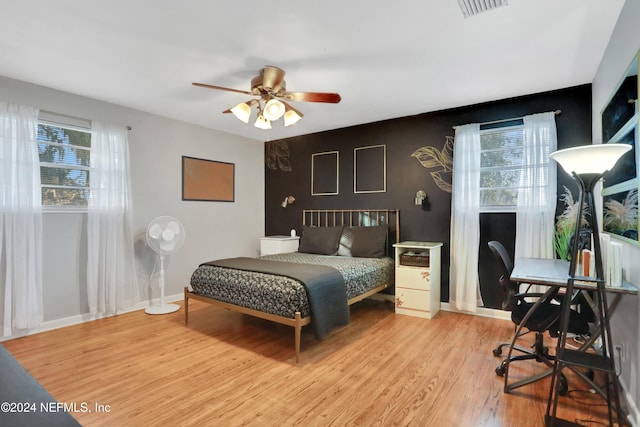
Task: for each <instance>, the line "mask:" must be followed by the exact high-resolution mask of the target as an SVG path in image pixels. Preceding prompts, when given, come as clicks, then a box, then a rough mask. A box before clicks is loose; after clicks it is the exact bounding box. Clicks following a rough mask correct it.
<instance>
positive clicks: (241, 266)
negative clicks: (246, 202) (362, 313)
mask: <svg viewBox="0 0 640 427" xmlns="http://www.w3.org/2000/svg"><path fill="white" fill-rule="evenodd" d="M204 264H206V265H213V266H216V267H224V268H233V269H235V270H247V271H254V272H258V273H266V274H273V275H277V276H285V277H289V278H291V279H294V280H297V281H298V282H300V283H301V284H302V285H303V286H304V287H305V289H306V291H307V296H308V298H309V307H310V308H311V326H312V327H313V331H314V333H315V335H316V338H318V339H322V338H324V336H325V335H326V334H327V332H329V331H330V330H331V329H333V328H335V327H337V326H342V325H346V324H348V323H349V303H348V301H347V292H346V288H345V281H344V277H342V274H340V272H339V271H338V270H336V269H335V268H332V267H328V266H324V265H312V264H299V263H293V262H282V261H269V260H265V259H259V258H245V257H240V258H227V259H221V260H215V261H209V262H206V263H204Z"/></svg>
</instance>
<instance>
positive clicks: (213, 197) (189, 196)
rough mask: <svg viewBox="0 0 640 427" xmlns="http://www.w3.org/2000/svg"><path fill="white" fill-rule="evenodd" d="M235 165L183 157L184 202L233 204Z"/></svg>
mask: <svg viewBox="0 0 640 427" xmlns="http://www.w3.org/2000/svg"><path fill="white" fill-rule="evenodd" d="M234 194H235V164H233V163H226V162H218V161H215V160H206V159H198V158H195V157H187V156H182V200H191V201H206V202H233V201H234Z"/></svg>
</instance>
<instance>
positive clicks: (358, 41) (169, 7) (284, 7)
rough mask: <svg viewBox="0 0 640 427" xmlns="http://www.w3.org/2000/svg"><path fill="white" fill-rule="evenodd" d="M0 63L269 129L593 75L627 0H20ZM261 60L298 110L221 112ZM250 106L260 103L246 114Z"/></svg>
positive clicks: (85, 89) (437, 105)
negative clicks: (268, 118)
mask: <svg viewBox="0 0 640 427" xmlns="http://www.w3.org/2000/svg"><path fill="white" fill-rule="evenodd" d="M4 3H5V4H3V6H2V11H1V13H0V75H3V76H6V77H10V78H14V79H19V80H23V81H27V82H32V83H36V84H39V85H43V86H48V87H51V88H55V89H60V90H63V91H67V92H71V93H75V94H78V95H84V96H88V97H91V98H95V99H99V100H103V101H108V102H113V103H116V104H120V105H124V106H127V107H131V108H135V109H139V110H143V111H147V112H151V113H155V114H160V115H162V116H167V117H172V118H175V119H179V120H183V121H185V122H190V123H195V124H199V125H202V126H206V127H210V128H213V129H218V130H221V131H225V132H229V133H232V134H237V135H242V136H245V137H248V138H251V139H255V140H259V141H264V140H267V139H271V140H273V139H279V138H285V137H290V136H296V135H302V134H308V133H313V132H319V131H323V130H328V129H336V128H341V127H346V126H351V125H356V124H362V123H370V122H374V121H379V120H384V119H390V118H395V117H402V116H409V115H413V114H419V113H424V112H430V111H436V110H440V109H445V108H452V107H458V106H464V105H471V104H475V103H478V102H484V101H491V100H498V99H504V98H508V97H513V96H519V95H525V94H531V93H537V92H542V91H547V90H553V89H559V88H564V87H569V86H574V85H579V84H584V83H591V82H592V80H593V77H594V75H595V73H596V69H597V67H598V65H599V63H600V59H601V58H602V55H603V52H604V50H605V48H606V45H607V43H608V41H609V36H610V35H611V32H612V30H613V27H614V26H615V23H616V20H617V18H618V15H619V13H620V10H621V8H622V6H623V4H624V0H606V1H603V0H562V1H559V0H509V5H508V6H504V7H500V8H497V9H493V10H491V11H488V12H484V13H481V14H479V15H475V16H473V17H470V18H468V19H465V18H464V17H463V15H462V12H461V10H460V8H459V6H458V2H457V1H456V0H440V1H435V0H394V1H393V2H392V1H389V0H367V1H365V0H352V1H348V0H323V1H322V2H319V1H298V2H294V1H290V0H287V1H285V0H271V1H263V2H257V1H246V0H245V1H233V0H226V1H220V0H187V1H178V0H174V1H171V0H160V1H159V0H108V1H104V0H85V1H77V0H57V1H51V0H19V1H17V0H15V1H11V2H4ZM264 65H275V66H278V67H281V68H283V69H284V70H285V71H286V72H287V76H286V82H287V89H288V90H291V91H313V92H338V93H340V95H342V102H341V103H339V104H320V103H295V105H294V106H295V107H296V108H297V109H298V110H300V111H301V112H302V113H304V115H305V117H304V119H303V120H302V121H300V122H298V123H297V124H295V125H294V126H291V127H287V128H285V127H283V125H282V120H279V121H278V122H276V123H274V126H273V129H272V130H270V131H264V130H259V129H256V128H254V127H253V125H252V124H251V123H252V122H250V123H249V124H245V123H242V122H240V121H239V120H237V119H236V118H235V117H233V116H232V115H230V114H224V115H223V114H221V112H222V111H223V110H225V109H227V108H229V107H232V106H233V105H235V104H237V103H238V102H241V101H245V100H247V99H249V98H250V97H247V96H246V95H242V94H238V93H232V92H223V91H216V90H210V89H204V88H199V87H195V86H192V85H191V83H192V82H203V83H208V84H213V85H218V86H225V87H231V88H235V89H240V90H250V80H251V78H252V77H253V76H255V75H257V74H258V71H259V70H260V68H262V67H263V66H264ZM254 116H255V113H254Z"/></svg>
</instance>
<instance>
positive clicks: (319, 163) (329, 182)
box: [311, 151, 340, 196]
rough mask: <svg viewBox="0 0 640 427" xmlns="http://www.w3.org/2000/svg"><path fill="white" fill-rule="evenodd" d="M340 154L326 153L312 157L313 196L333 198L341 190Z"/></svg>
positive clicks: (336, 152)
mask: <svg viewBox="0 0 640 427" xmlns="http://www.w3.org/2000/svg"><path fill="white" fill-rule="evenodd" d="M339 165H340V153H339V152H338V151H326V152H324V153H314V154H312V155H311V195H312V196H333V195H336V194H338V188H339V180H340V173H339Z"/></svg>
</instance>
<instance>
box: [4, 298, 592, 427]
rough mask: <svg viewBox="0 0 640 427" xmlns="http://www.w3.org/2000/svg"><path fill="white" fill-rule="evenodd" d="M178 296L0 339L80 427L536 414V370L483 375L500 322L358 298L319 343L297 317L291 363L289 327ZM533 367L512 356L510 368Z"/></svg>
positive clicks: (483, 422)
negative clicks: (160, 309) (510, 381)
mask: <svg viewBox="0 0 640 427" xmlns="http://www.w3.org/2000/svg"><path fill="white" fill-rule="evenodd" d="M191 304H192V307H191V308H190V310H189V326H188V327H186V326H185V325H184V311H183V310H180V311H178V312H176V313H172V314H167V315H162V316H150V315H147V314H145V313H144V312H143V311H139V312H133V313H128V314H124V315H120V316H116V317H111V318H107V319H101V320H97V321H93V322H89V323H84V324H80V325H75V326H70V327H66V328H62V329H58V330H55V331H50V332H45V333H41V334H37V335H31V336H27V337H23V338H18V339H15V340H10V341H6V342H4V343H3V345H4V346H5V347H6V348H7V350H8V351H9V352H11V353H12V354H13V355H14V357H15V358H16V359H18V360H19V361H20V362H21V363H22V365H23V366H24V367H25V368H26V369H27V370H28V371H29V372H30V373H31V374H32V375H33V376H34V377H35V378H36V379H37V380H38V381H39V382H40V383H41V384H42V385H43V386H44V387H45V388H46V389H47V390H48V391H49V392H50V393H51V394H52V395H53V396H54V397H55V398H56V399H57V400H58V401H59V402H64V403H74V402H75V403H78V404H80V403H82V402H85V403H86V404H87V405H88V408H89V409H90V411H87V412H76V413H73V416H74V417H75V418H76V419H77V420H78V421H79V422H80V423H81V424H82V425H85V426H160V425H162V426H239V425H259V426H289V425H300V426H347V425H350V426H351V425H354V426H355V425H359V426H396V425H397V426H457V427H464V426H474V427H475V426H487V427H489V426H491V427H500V426H505V427H506V426H509V427H511V426H522V427H527V426H541V425H543V424H544V423H543V418H544V412H545V407H546V399H547V394H548V391H549V381H548V379H547V380H543V381H540V382H538V383H536V384H532V385H528V386H526V387H522V388H520V389H518V390H516V391H515V392H514V393H512V394H504V393H503V391H502V387H503V381H502V378H500V377H498V376H496V374H495V373H494V369H495V367H496V366H497V365H498V363H499V361H500V359H498V358H496V357H494V356H493V355H492V349H493V348H494V347H495V345H496V344H497V343H498V342H501V341H505V340H508V339H509V338H510V336H511V333H512V331H513V326H512V324H511V323H510V322H508V321H503V320H496V319H489V318H482V317H475V316H469V315H462V314H455V313H449V312H440V314H438V316H436V318H434V319H432V320H426V319H419V318H414V317H408V316H400V315H395V314H394V312H393V306H392V304H390V303H386V302H381V301H370V300H366V301H363V302H361V303H358V304H356V305H354V306H352V307H351V323H350V325H348V326H346V327H343V328H340V329H337V330H335V331H333V332H332V333H331V334H330V335H329V336H328V337H327V338H325V339H324V340H322V341H316V340H315V338H314V336H313V333H312V331H311V329H310V328H308V327H307V328H305V329H304V330H303V337H302V355H301V360H300V363H298V364H296V363H295V361H294V360H295V359H294V351H293V329H291V328H288V327H285V326H281V325H275V324H272V323H269V322H266V321H263V320H260V319H255V318H251V317H248V316H244V315H241V314H239V313H232V312H229V311H226V310H223V309H220V308H217V307H212V306H210V305H207V304H204V303H201V302H198V301H193V302H192V303H191ZM540 369H542V365H541V364H537V363H535V362H520V363H518V364H517V367H516V364H514V365H512V369H511V371H512V372H511V373H512V375H513V376H514V379H516V378H517V377H518V376H523V375H529V374H531V373H534V372H538V370H540ZM569 381H570V389H574V388H579V387H583V384H582V383H581V382H579V381H577V380H575V381H572V379H571V378H570V379H569ZM590 398H592V396H591V394H589V393H583V392H580V391H574V390H572V391H570V393H569V397H566V398H563V399H562V400H561V405H560V411H561V413H560V415H562V417H563V418H567V419H581V420H594V419H600V417H598V414H597V412H602V411H603V409H602V407H601V406H599V405H600V404H601V403H602V402H601V401H599V400H597V399H596V400H594V401H589V400H588V399H590ZM580 400H582V401H580ZM96 405H101V406H96ZM96 409H101V411H98V410H96ZM585 425H596V424H593V423H590V424H587V423H585Z"/></svg>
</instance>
